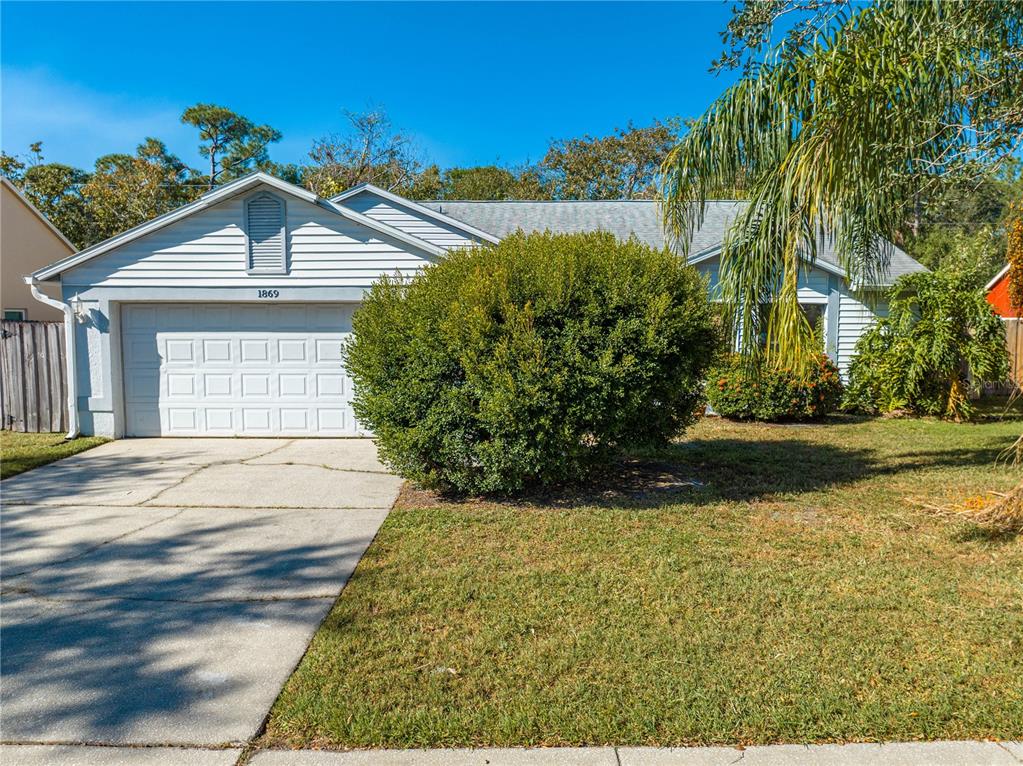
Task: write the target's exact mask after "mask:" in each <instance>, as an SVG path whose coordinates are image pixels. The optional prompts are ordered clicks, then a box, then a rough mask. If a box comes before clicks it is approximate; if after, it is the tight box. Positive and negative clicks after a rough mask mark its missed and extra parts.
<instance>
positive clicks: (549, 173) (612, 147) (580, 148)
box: [541, 118, 680, 199]
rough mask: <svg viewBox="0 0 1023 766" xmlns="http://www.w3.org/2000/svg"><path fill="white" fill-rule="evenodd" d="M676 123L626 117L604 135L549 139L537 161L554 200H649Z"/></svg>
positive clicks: (673, 138)
mask: <svg viewBox="0 0 1023 766" xmlns="http://www.w3.org/2000/svg"><path fill="white" fill-rule="evenodd" d="M679 127H680V122H679V120H678V119H677V118H672V119H669V120H666V121H665V122H661V121H660V120H654V121H653V123H652V124H651V125H649V126H647V127H645V128H640V127H636V126H635V125H633V124H632V122H631V121H630V122H629V123H628V125H627V126H626V127H625V128H615V130H614V132H613V133H612V134H611V135H609V136H599V137H594V136H590V135H585V136H583V137H582V138H570V139H565V140H560V141H553V142H551V145H550V148H549V149H548V150H547V154H546V155H545V156H544V158H543V161H542V162H541V166H542V168H543V171H544V175H545V180H546V182H547V183H548V184H549V185H550V191H551V194H552V196H553V197H554V198H555V199H650V198H653V197H655V196H656V195H657V185H656V179H657V174H658V171H659V169H660V165H661V163H662V162H663V161H664V159H665V158H666V157H667V156H668V152H669V151H671V149H672V147H673V146H674V145H675V142H676V141H677V139H678V132H679Z"/></svg>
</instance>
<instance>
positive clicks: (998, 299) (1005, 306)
mask: <svg viewBox="0 0 1023 766" xmlns="http://www.w3.org/2000/svg"><path fill="white" fill-rule="evenodd" d="M987 302H988V303H990V304H991V305H992V306H994V307H995V312H996V313H997V314H998V315H999V316H1003V317H1018V316H1020V312H1019V310H1018V309H1014V308H1013V307H1012V304H1011V303H1010V302H1009V272H1005V274H1003V275H1002V278H1001V279H999V280H998V281H997V282H995V284H994V287H992V288H991V289H990V290H988V291H987Z"/></svg>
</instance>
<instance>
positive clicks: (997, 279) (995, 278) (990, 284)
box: [984, 263, 1012, 290]
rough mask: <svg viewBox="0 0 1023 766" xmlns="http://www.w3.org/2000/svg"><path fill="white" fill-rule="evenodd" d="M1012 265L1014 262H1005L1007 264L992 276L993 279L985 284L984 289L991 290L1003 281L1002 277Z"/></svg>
mask: <svg viewBox="0 0 1023 766" xmlns="http://www.w3.org/2000/svg"><path fill="white" fill-rule="evenodd" d="M1011 265H1012V264H1009V263H1007V264H1005V266H1003V267H1002V270H1001V271H999V272H998V273H997V274H995V275H994V276H993V277H991V281H990V282H988V283H987V284H986V285H984V289H985V290H990V289H991V288H992V287H994V286H995V285H997V284H998V283H999V282H1001V281H1002V277H1004V276H1005V275H1006V274H1008V273H1009V267H1010V266H1011Z"/></svg>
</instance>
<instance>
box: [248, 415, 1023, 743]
mask: <svg viewBox="0 0 1023 766" xmlns="http://www.w3.org/2000/svg"><path fill="white" fill-rule="evenodd" d="M1021 425H1023V423H1021V422H1020V421H1019V420H1017V421H1015V422H990V423H986V424H981V425H954V424H948V423H941V422H936V421H921V420H856V419H851V418H837V419H835V420H834V421H832V422H830V423H828V424H827V425H820V426H787V427H786V426H762V425H737V424H731V423H727V422H722V421H718V420H707V421H704V422H702V423H701V424H699V425H698V426H697V427H696V428H695V429H693V430H692V431H691V432H690V433H689V434H688V435H687V437H686V439H685V440H684V441H683V442H682V443H680V444H678V445H677V447H675V448H673V449H671V450H669V451H667V452H664V453H659V454H657V455H652V456H648V457H649V458H655V459H657V460H659V461H661V462H660V463H659V464H654V465H652V466H650V467H649V468H648V469H644V470H646V471H647V472H646V473H644V472H643V470H638V469H637V470H634V471H633V475H632V476H631V477H630V478H628V479H623V480H622V482H621V484H620V485H619V486H618V488H617V489H612V490H610V491H605V492H596V493H594V494H593V497H591V498H590V500H589V501H586V500H583V501H576V502H573V500H572V499H571V497H570V496H562V497H555V498H548V499H547V500H546V501H544V502H543V503H536V504H521V505H519V506H512V505H508V504H486V503H464V504H458V503H445V502H441V501H438V500H437V499H436V498H433V497H432V496H430V495H429V494H427V493H418V492H407V493H406V494H405V495H404V496H403V499H402V500H401V501H399V505H398V508H397V509H396V510H395V511H394V512H392V513H391V515H390V517H389V518H388V520H387V522H386V523H385V524H384V526H383V528H382V530H381V531H380V533H379V535H378V536H377V538H376V540H375V541H374V542H373V544H372V546H371V547H370V549H369V552H368V553H367V555H366V557H365V558H364V559H363V561H362V563H361V564H360V565H359V567H358V570H357V571H356V573H355V576H354V577H353V579H352V580H351V582H350V583H349V585H348V587H347V588H346V589H345V591H344V594H343V596H342V597H341V598H340V599H339V600H338V602H337V604H336V605H335V607H334V609H333V611H332V613H331V614H330V616H329V617H328V618H327V620H326V621H325V623H324V625H323V626H322V628H321V629H320V631H319V633H318V634H317V635H316V637H315V639H314V640H313V642H312V645H311V647H310V649H309V652H308V653H307V655H306V657H305V658H304V660H303V661H302V663H301V664H300V666H299V668H298V669H297V671H296V672H295V674H294V675H293V676H292V678H291V680H290V681H289V682H288V684H287V685H286V686H285V688H284V690H283V692H282V694H281V696H280V698H279V699H278V701H277V703H276V705H275V706H274V708H273V711H272V713H271V716H270V720H269V725H268V728H267V732H266V735H265V737H264V739H263V743H262V744H264V745H268V746H275V745H276V746H295V745H317V746H322V747H368V746H388V747H411V746H417V747H418V746H450V745H567V744H591V745H592V744H603V743H607V744H611V743H613V744H650V745H674V744H696V743H703V744H709V743H729V744H736V743H747V744H748V743H770V742H812V741H836V740H838V741H845V740H915V739H964V738H986V737H997V738H1007V739H1023V538H1010V537H997V536H992V535H988V534H984V533H982V532H980V531H978V530H977V529H976V528H974V527H972V526H971V525H969V524H967V523H965V522H962V521H958V520H954V519H949V518H946V517H944V516H941V515H938V514H935V513H934V512H932V511H929V510H927V509H926V508H924V507H923V506H922V505H921V504H922V503H926V504H929V505H934V506H955V505H958V504H960V503H976V502H977V500H978V498H979V497H981V496H983V495H984V493H985V492H987V491H988V490H996V491H1004V490H1007V489H1008V488H1009V487H1010V486H1012V484H1013V483H1014V482H1015V481H1016V478H1017V471H1016V470H1015V469H1011V468H1007V467H1005V466H1001V467H999V466H996V465H995V458H996V456H997V455H998V453H999V451H1000V450H1001V449H1002V448H1003V447H1004V446H1006V445H1007V444H1009V443H1010V442H1011V441H1012V440H1013V439H1014V438H1015V436H1016V435H1017V434H1018V433H1019V431H1020V428H1021ZM637 473H638V476H639V478H638V479H637V475H636V474H637ZM688 479H694V480H696V481H699V482H701V486H695V487H693V486H685V480H688ZM639 480H643V482H644V483H645V486H646V491H645V492H644V491H641V490H639V489H637V486H638V482H639Z"/></svg>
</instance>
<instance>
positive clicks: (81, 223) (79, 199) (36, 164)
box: [0, 141, 96, 247]
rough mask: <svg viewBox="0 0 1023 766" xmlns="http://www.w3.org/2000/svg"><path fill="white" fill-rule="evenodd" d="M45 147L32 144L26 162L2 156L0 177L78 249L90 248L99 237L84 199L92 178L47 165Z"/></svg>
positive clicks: (63, 167)
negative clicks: (86, 187) (43, 150)
mask: <svg viewBox="0 0 1023 766" xmlns="http://www.w3.org/2000/svg"><path fill="white" fill-rule="evenodd" d="M42 145H43V144H42V141H36V142H35V143H33V144H30V145H29V153H28V156H27V157H26V159H25V161H22V159H21V158H20V157H18V156H14V155H10V154H6V153H3V154H0V174H2V175H3V176H4V177H6V178H7V179H8V180H9V181H11V183H13V184H14V185H15V186H17V187H18V188H19V189H20V190H21V191H22V193H23V194H24V195H25V196H26V197H27V198H28V199H29V201H30V202H31V203H32V204H33V205H35V207H36V208H37V209H38V210H39V212H40V213H42V214H43V215H45V216H46V218H47V219H48V220H49V221H50V222H51V223H52V224H53V225H54V226H56V227H57V228H58V229H59V230H60V231H61V232H62V233H63V234H64V236H65V237H67V238H68V239H69V240H71V242H72V243H74V245H75V246H76V247H86V246H87V245H90V244H92V243H93V242H94V241H95V237H96V234H95V227H94V226H93V224H92V216H91V212H90V210H89V205H88V202H87V201H86V200H85V198H84V197H83V196H82V187H83V186H84V185H85V183H86V182H87V181H88V180H89V174H88V173H87V172H85V171H84V170H81V169H79V168H74V167H71V166H70V165H63V164H60V163H56V162H49V163H48V162H45V161H44V157H43V153H42ZM22 156H25V155H22Z"/></svg>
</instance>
